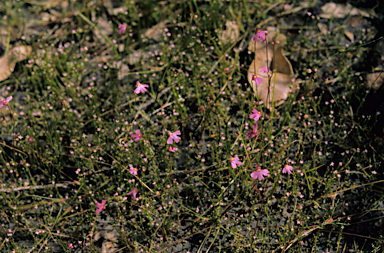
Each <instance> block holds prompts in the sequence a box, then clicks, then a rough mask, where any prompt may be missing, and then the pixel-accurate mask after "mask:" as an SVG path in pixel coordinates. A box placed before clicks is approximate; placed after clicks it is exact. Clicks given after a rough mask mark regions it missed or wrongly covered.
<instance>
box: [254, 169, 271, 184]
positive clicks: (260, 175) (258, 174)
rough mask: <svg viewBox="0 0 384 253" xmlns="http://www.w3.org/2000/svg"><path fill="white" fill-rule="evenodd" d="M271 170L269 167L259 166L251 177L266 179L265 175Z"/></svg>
mask: <svg viewBox="0 0 384 253" xmlns="http://www.w3.org/2000/svg"><path fill="white" fill-rule="evenodd" d="M268 174H269V171H268V170H267V169H265V170H262V169H261V167H260V166H259V167H257V168H256V171H255V172H253V173H251V178H253V179H259V180H260V181H261V180H263V179H264V176H268Z"/></svg>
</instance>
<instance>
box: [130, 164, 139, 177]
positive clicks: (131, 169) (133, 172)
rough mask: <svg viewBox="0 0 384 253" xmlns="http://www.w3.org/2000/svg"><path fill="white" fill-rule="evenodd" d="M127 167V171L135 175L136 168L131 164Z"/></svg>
mask: <svg viewBox="0 0 384 253" xmlns="http://www.w3.org/2000/svg"><path fill="white" fill-rule="evenodd" d="M129 167H130V171H129V173H131V174H132V175H135V176H137V168H134V167H133V166H132V165H129Z"/></svg>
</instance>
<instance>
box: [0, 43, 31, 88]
mask: <svg viewBox="0 0 384 253" xmlns="http://www.w3.org/2000/svg"><path fill="white" fill-rule="evenodd" d="M31 52H32V47H31V46H17V47H14V48H12V49H11V50H10V51H9V52H8V53H7V55H5V56H3V57H1V58H0V82H1V81H4V80H6V79H7V78H8V77H9V76H10V75H11V73H12V72H13V70H14V69H15V66H16V63H17V62H19V61H23V60H25V59H27V57H28V55H29V54H30V53H31Z"/></svg>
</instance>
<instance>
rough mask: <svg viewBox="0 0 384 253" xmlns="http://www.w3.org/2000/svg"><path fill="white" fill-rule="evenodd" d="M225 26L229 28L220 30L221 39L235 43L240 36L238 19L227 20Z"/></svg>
mask: <svg viewBox="0 0 384 253" xmlns="http://www.w3.org/2000/svg"><path fill="white" fill-rule="evenodd" d="M225 26H226V28H227V29H225V30H224V31H219V39H220V40H221V41H222V42H224V43H227V42H231V43H234V42H235V41H236V40H237V39H238V38H239V36H240V29H239V26H238V25H237V23H236V21H226V22H225Z"/></svg>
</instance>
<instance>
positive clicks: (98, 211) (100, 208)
mask: <svg viewBox="0 0 384 253" xmlns="http://www.w3.org/2000/svg"><path fill="white" fill-rule="evenodd" d="M105 203H107V201H106V200H105V199H103V200H102V201H101V204H100V203H99V202H96V207H97V208H99V209H97V210H96V213H97V214H99V213H100V212H101V211H103V209H105Z"/></svg>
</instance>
